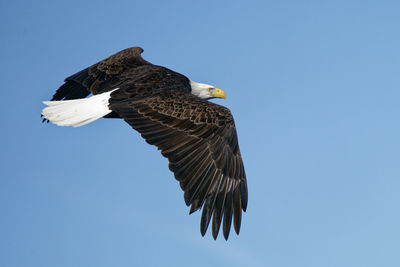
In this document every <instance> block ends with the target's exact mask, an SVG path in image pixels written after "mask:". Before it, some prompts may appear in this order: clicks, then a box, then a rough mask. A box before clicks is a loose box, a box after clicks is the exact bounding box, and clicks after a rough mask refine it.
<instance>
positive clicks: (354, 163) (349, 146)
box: [0, 0, 400, 267]
mask: <svg viewBox="0 0 400 267" xmlns="http://www.w3.org/2000/svg"><path fill="white" fill-rule="evenodd" d="M399 14H400V3H399V2H398V1H247V2H244V1H197V2H194V1H172V0H169V1H18V0H16V1H1V2H0V34H1V42H0V48H1V49H0V56H1V64H0V72H1V79H0V99H1V102H2V103H1V105H0V109H1V118H2V127H1V131H0V135H1V140H2V144H1V147H2V148H1V151H0V157H1V158H0V164H1V168H0V169H1V170H0V177H1V178H0V214H1V217H0V266H5V267H6V266H7V267H16V266H21V267H22V266H23V267H25V266H38V267H39V266H40V267H47V266H49V267H50V266H51V267H53V266H57V267H63V266H74V267H80V266H82V267H90V266H96V267H103V266H271V267H293V266H296V267H303V266H304V267H313V266H315V267H321V266H323V267H330V266H332V267H337V266H342V267H347V266H351V267H356V266H360V267H369V266H385V267H390V266H400V254H399V249H400V228H399V225H400V213H399V209H400V194H399V192H400V164H399V159H400V141H399V137H400V123H399V117H400V105H399V103H400V101H399V100H400V75H399V69H400V31H399V29H400V16H399ZM135 45H138V46H142V47H143V48H144V50H145V52H144V54H143V56H144V58H145V59H147V60H148V61H150V62H152V63H155V64H159V65H163V66H166V67H169V68H171V69H173V70H176V71H178V72H181V73H183V74H185V75H187V76H188V77H190V78H191V79H193V80H195V81H198V82H204V83H208V84H213V85H215V86H217V87H220V88H222V89H223V90H225V92H226V93H227V99H226V101H217V100H215V101H216V102H217V103H219V104H222V105H225V106H227V107H229V108H230V109H231V110H232V112H233V114H234V116H235V119H236V125H237V128H238V134H239V141H240V147H241V151H242V155H243V158H244V162H245V167H246V171H247V176H248V186H249V206H248V211H247V212H246V213H245V214H244V217H243V222H242V229H241V233H240V236H236V235H235V234H233V233H231V236H230V238H229V241H228V242H226V241H225V240H224V239H223V238H222V236H220V237H219V239H218V240H217V241H213V240H212V237H211V234H210V232H208V233H207V235H206V236H205V237H204V238H203V237H201V235H200V232H199V228H200V227H199V222H200V215H201V214H200V213H199V212H197V213H195V214H193V215H191V216H189V215H188V211H189V209H188V208H186V206H185V204H184V201H183V193H182V192H181V190H180V188H179V185H178V183H177V182H176V181H175V180H174V178H173V175H172V173H170V172H169V170H168V168H167V165H168V164H167V160H166V159H165V158H162V157H161V156H160V154H159V152H158V151H157V150H156V148H155V147H152V146H149V145H147V144H146V143H145V142H144V141H143V140H142V139H141V138H140V136H139V134H138V133H136V132H134V131H132V130H131V128H130V127H129V126H128V125H127V124H125V123H123V122H122V121H120V120H100V121H96V122H95V123H93V124H90V125H87V126H84V127H81V128H77V129H74V128H64V127H57V126H55V125H51V124H48V125H45V124H42V123H41V122H40V118H39V114H40V111H41V109H42V108H43V105H42V103H41V101H43V100H47V99H49V98H50V97H51V96H52V94H53V93H54V92H55V90H56V89H57V88H58V87H59V86H60V85H61V84H62V81H63V79H64V78H65V77H67V76H69V75H71V74H74V73H75V72H77V71H79V70H81V69H83V68H85V67H87V66H89V65H91V64H93V63H96V62H97V61H99V60H101V59H103V58H105V57H107V56H109V55H111V54H113V53H115V52H117V51H119V50H121V49H124V48H127V47H130V46H135Z"/></svg>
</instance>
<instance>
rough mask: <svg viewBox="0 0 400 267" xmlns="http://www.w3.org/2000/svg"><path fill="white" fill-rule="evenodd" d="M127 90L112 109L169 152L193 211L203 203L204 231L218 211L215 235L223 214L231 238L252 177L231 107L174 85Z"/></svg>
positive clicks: (118, 95)
mask: <svg viewBox="0 0 400 267" xmlns="http://www.w3.org/2000/svg"><path fill="white" fill-rule="evenodd" d="M127 91H129V90H117V91H115V92H113V93H112V94H111V99H110V101H109V102H110V105H109V107H110V109H111V110H113V111H114V112H116V113H117V114H119V115H120V116H121V117H122V118H123V119H124V120H125V121H126V122H127V123H129V124H130V125H131V126H132V128H134V129H135V130H137V131H139V132H140V133H141V135H142V137H143V138H144V139H145V140H146V141H147V142H148V143H149V144H152V145H155V146H157V147H158V149H159V150H161V153H162V155H163V156H165V157H167V158H168V160H169V168H170V170H171V171H173V172H174V174H175V178H176V179H177V180H178V181H179V182H180V186H181V188H182V190H183V191H184V192H185V193H184V199H185V202H186V205H188V206H189V205H191V209H190V213H192V212H194V211H196V210H198V209H200V208H201V207H203V212H202V217H201V224H200V231H201V234H202V235H204V234H205V233H206V230H207V228H208V225H209V222H210V220H211V217H213V220H212V234H213V237H214V239H216V238H217V235H218V232H219V228H220V225H221V222H222V220H223V234H224V237H225V239H227V238H228V236H229V232H230V227H231V222H232V216H233V222H234V228H235V231H236V233H239V230H240V224H241V214H242V210H243V211H246V207H247V182H246V175H245V171H244V167H243V162H242V157H241V155H240V151H239V146H238V139H237V134H236V128H235V124H234V121H233V117H232V115H231V113H230V111H229V109H227V108H225V107H222V106H219V105H216V104H213V103H211V102H208V101H205V100H202V99H200V98H198V97H196V96H193V95H192V94H190V93H183V92H179V91H174V90H173V91H162V92H158V93H157V94H153V95H152V96H148V97H142V98H141V97H129V94H127Z"/></svg>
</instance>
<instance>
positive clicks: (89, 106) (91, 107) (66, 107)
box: [42, 88, 118, 127]
mask: <svg viewBox="0 0 400 267" xmlns="http://www.w3.org/2000/svg"><path fill="white" fill-rule="evenodd" d="M117 89H118V88H117ZM117 89H114V90H112V91H109V92H106V93H102V94H99V95H94V96H91V97H89V98H82V99H74V100H62V101H43V104H45V105H47V107H46V108H44V109H43V111H42V115H43V117H44V118H45V119H47V120H49V121H51V122H52V123H54V124H56V125H58V126H72V127H80V126H83V125H85V124H88V123H91V122H93V121H95V120H97V119H100V118H102V117H104V116H105V115H107V114H109V113H111V112H112V111H111V110H110V109H109V107H108V104H109V103H108V100H109V99H110V95H111V93H112V92H113V91H115V90H117Z"/></svg>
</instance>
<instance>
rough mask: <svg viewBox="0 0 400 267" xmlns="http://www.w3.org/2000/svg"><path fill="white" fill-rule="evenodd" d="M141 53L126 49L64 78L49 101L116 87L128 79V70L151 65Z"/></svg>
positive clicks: (73, 97) (140, 50) (137, 48)
mask: <svg viewBox="0 0 400 267" xmlns="http://www.w3.org/2000/svg"><path fill="white" fill-rule="evenodd" d="M142 52H143V49H142V48H140V47H131V48H127V49H125V50H122V51H120V52H118V53H116V54H114V55H112V56H110V57H108V58H106V59H104V60H102V61H100V62H98V63H97V64H94V65H92V66H90V67H88V68H86V69H84V70H82V71H80V72H78V73H76V74H74V75H72V76H70V77H68V78H66V79H65V83H64V84H63V85H62V86H61V87H60V88H58V90H57V92H56V93H55V94H54V95H53V98H52V99H51V101H53V100H69V99H78V98H84V97H86V96H88V95H89V94H90V93H92V94H99V93H103V92H106V91H109V90H111V89H114V88H116V87H118V86H119V85H120V84H121V83H123V82H125V81H126V80H127V79H129V78H130V75H129V70H131V69H135V68H137V67H140V66H144V65H151V64H150V63H149V62H147V61H145V60H144V59H143V58H142V57H141V53H142Z"/></svg>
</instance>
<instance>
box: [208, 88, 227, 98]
mask: <svg viewBox="0 0 400 267" xmlns="http://www.w3.org/2000/svg"><path fill="white" fill-rule="evenodd" d="M210 95H211V96H212V97H218V98H223V99H226V95H225V92H224V91H222V90H221V89H219V88H214V89H212V90H211V92H210Z"/></svg>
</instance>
